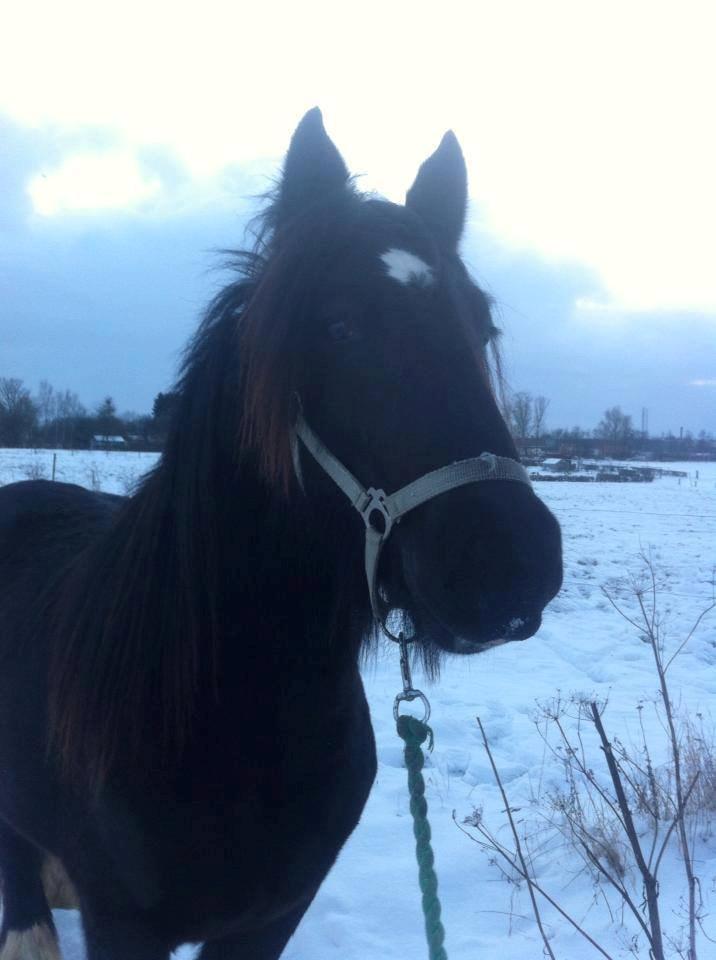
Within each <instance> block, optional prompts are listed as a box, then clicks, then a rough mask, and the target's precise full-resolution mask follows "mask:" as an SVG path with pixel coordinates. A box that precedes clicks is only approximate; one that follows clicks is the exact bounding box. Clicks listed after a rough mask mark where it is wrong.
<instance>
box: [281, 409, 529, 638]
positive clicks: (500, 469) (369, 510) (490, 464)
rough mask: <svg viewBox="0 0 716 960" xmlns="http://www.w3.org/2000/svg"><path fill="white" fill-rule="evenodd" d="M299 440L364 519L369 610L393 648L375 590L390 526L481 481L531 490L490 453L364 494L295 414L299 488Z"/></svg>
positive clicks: (514, 468) (516, 466)
mask: <svg viewBox="0 0 716 960" xmlns="http://www.w3.org/2000/svg"><path fill="white" fill-rule="evenodd" d="M299 408H300V404H299ZM299 440H300V441H301V442H302V443H303V445H304V446H305V448H306V450H308V452H309V453H310V454H311V456H312V457H313V458H314V460H315V461H316V463H318V464H319V465H320V466H321V467H322V468H323V469H324V470H325V472H326V473H327V474H328V476H329V477H330V478H331V479H332V480H333V481H334V483H336V485H337V486H338V487H339V488H340V489H341V490H342V491H343V493H345V495H346V496H347V497H348V499H349V500H350V502H351V504H352V505H353V506H354V507H355V508H356V510H357V511H358V513H359V514H360V515H361V517H362V518H363V522H364V523H365V575H366V580H367V581H368V591H369V594H370V605H371V609H372V611H373V616H374V617H375V619H376V621H377V622H378V623H379V624H380V626H381V628H382V629H383V632H384V633H385V634H386V635H387V636H388V637H390V639H391V640H395V641H396V642H400V641H401V638H400V637H396V636H395V635H394V634H392V633H391V632H390V630H389V629H388V628H387V626H386V624H385V621H384V619H383V616H382V614H381V612H380V607H379V605H378V596H377V590H376V579H377V575H378V561H379V559H380V552H381V550H382V548H383V544H384V543H385V541H386V540H387V539H388V537H389V535H390V531H391V530H392V528H393V524H395V523H398V522H399V521H400V519H401V517H403V516H405V514H406V513H408V512H409V511H410V510H413V509H414V508H415V507H418V506H420V504H421V503H425V501H426V500H432V499H433V497H437V496H439V495H440V494H441V493H447V491H448V490H454V489H456V488H457V487H462V486H465V484H468V483H479V482H480V481H481V480H516V481H517V482H518V483H526V484H527V485H528V486H530V485H531V484H530V479H529V476H528V474H527V471H526V470H525V468H524V467H523V466H522V464H521V463H517V461H516V460H511V459H510V458H509V457H498V456H497V455H496V454H494V453H481V454H480V456H479V457H471V458H470V459H469V460H458V461H457V462H456V463H451V464H448V465H447V466H445V467H440V468H439V469H437V470H432V471H431V472H430V473H426V474H425V475H424V476H422V477H419V478H418V479H417V480H413V481H412V483H409V484H407V485H406V486H404V487H401V489H400V490H396V491H395V493H390V494H388V493H386V492H385V490H383V489H381V488H377V487H367V488H366V487H364V486H363V485H362V484H361V483H360V482H359V481H358V480H356V478H355V477H354V476H353V474H352V473H351V472H350V470H348V469H347V468H346V467H344V465H343V464H342V463H341V462H340V460H338V458H337V457H335V456H334V455H333V454H332V453H331V451H330V450H329V449H328V448H327V447H326V446H325V445H324V443H323V442H322V441H321V439H320V438H319V437H318V436H317V435H316V434H315V433H314V432H313V430H312V429H311V428H310V427H309V425H308V424H307V423H306V420H305V418H304V416H303V413H302V412H301V411H300V409H299V413H298V416H297V418H296V423H295V425H294V434H293V437H292V451H293V463H294V468H295V470H296V476H297V477H298V480H299V483H300V484H301V487H302V488H303V478H302V474H301V463H300V459H299V445H298V441H299Z"/></svg>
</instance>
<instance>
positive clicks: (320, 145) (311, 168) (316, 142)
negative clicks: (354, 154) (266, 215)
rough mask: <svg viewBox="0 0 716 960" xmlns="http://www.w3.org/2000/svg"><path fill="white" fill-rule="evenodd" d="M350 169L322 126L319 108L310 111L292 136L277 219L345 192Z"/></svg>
mask: <svg viewBox="0 0 716 960" xmlns="http://www.w3.org/2000/svg"><path fill="white" fill-rule="evenodd" d="M348 177H349V174H348V168H347V167H346V165H345V163H344V162H343V158H342V157H341V155H340V153H339V152H338V150H336V148H335V146H334V144H333V141H332V140H331V138H330V137H329V136H328V134H327V133H326V129H325V127H324V126H323V117H322V116H321V111H320V110H319V109H318V107H314V108H313V110H309V111H308V113H307V114H306V115H305V116H304V118H303V119H302V120H301V122H300V123H299V125H298V126H297V127H296V130H295V132H294V134H293V137H291V144H290V146H289V148H288V153H287V154H286V160H285V161H284V165H283V176H282V177H281V183H280V186H279V192H278V211H277V212H278V219H279V220H280V221H281V220H285V219H288V218H290V217H293V216H295V215H296V214H299V213H301V212H302V211H303V210H305V209H307V208H309V207H310V206H311V205H312V204H313V203H315V202H316V201H317V200H320V199H322V198H323V197H325V196H326V194H328V193H331V192H337V191H340V190H345V188H346V185H347V183H348Z"/></svg>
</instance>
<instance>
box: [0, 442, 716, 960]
mask: <svg viewBox="0 0 716 960" xmlns="http://www.w3.org/2000/svg"><path fill="white" fill-rule="evenodd" d="M154 460H155V455H153V454H136V453H99V452H98V453H86V452H85V453H69V452H62V451H60V452H58V458H57V479H60V480H66V481H70V482H75V483H80V484H83V485H84V486H87V487H90V488H91V487H94V488H96V489H102V490H105V491H109V492H115V493H124V492H126V491H127V490H128V489H130V488H131V485H132V483H133V482H134V481H135V480H136V479H137V478H138V477H139V476H140V475H141V473H142V472H143V471H144V470H146V469H148V468H149V467H150V466H151V465H152V463H153V462H154ZM662 466H666V467H670V468H672V469H683V470H686V471H688V473H689V477H688V478H683V479H677V478H663V479H660V480H656V481H655V482H654V483H650V484H601V483H591V484H570V483H561V484H558V483H542V484H539V483H538V484H536V487H537V490H538V493H539V494H540V495H541V496H542V497H543V498H544V500H545V501H546V502H547V504H548V505H549V506H550V507H551V509H552V510H553V511H554V512H555V514H556V515H557V517H558V519H559V520H560V522H561V524H562V530H563V535H564V551H565V583H564V588H563V590H562V592H561V593H560V594H559V596H558V597H557V598H556V599H555V600H554V601H553V603H552V604H551V605H550V607H549V608H548V610H547V611H546V613H545V617H544V623H543V626H542V628H541V630H540V631H539V633H538V634H537V635H536V636H535V637H533V638H532V639H530V640H528V641H526V642H524V643H515V644H510V645H507V646H504V647H500V648H497V649H494V650H492V651H489V652H487V653H485V654H483V655H482V656H480V657H472V658H469V659H456V660H453V661H450V662H449V663H448V664H447V665H446V667H445V669H444V671H443V676H442V679H441V681H440V682H439V683H438V684H436V685H435V686H432V687H430V686H428V685H425V684H423V683H422V681H421V679H420V677H415V678H414V680H415V682H416V684H417V685H419V686H423V688H424V689H425V692H426V693H427V694H428V696H429V698H430V700H431V703H432V711H433V712H432V719H431V723H432V726H433V730H434V733H435V749H434V752H433V753H432V755H431V756H430V757H429V759H428V761H427V763H426V770H425V775H426V780H427V797H428V802H429V805H430V818H431V822H432V831H433V841H434V848H435V856H436V866H437V871H438V875H439V879H440V893H441V898H442V903H443V920H444V923H445V927H446V930H447V939H446V947H447V951H448V955H449V957H450V958H451V960H476V958H482V957H493V956H499V958H500V960H539V958H541V957H542V956H543V946H542V942H541V940H540V937H539V934H538V931H537V928H536V925H535V923H534V920H533V918H532V914H531V910H530V903H529V897H528V893H527V890H526V889H525V887H524V885H517V884H514V883H510V882H508V881H507V880H506V879H505V878H504V877H503V875H502V874H501V873H500V871H499V870H498V869H497V867H496V866H495V865H494V863H492V862H491V858H490V857H489V856H487V855H486V854H485V853H484V852H482V851H481V849H480V848H479V847H478V846H477V845H476V844H475V843H473V842H471V841H470V839H469V838H468V837H467V836H465V835H464V833H462V832H461V831H460V830H459V829H458V826H457V825H456V823H455V822H454V820H453V811H455V820H456V821H458V822H459V823H462V821H463V819H464V818H465V817H467V816H470V815H471V814H472V813H473V811H474V810H475V808H481V809H482V816H483V820H484V823H485V824H486V825H487V826H488V827H489V828H490V829H491V830H492V831H493V833H495V834H496V835H497V836H498V837H499V839H500V840H501V841H502V842H504V843H505V844H507V845H508V846H511V839H510V836H509V833H508V832H507V829H506V824H505V816H504V812H503V808H504V804H503V803H502V800H501V797H500V795H499V792H498V790H497V787H496V785H495V782H494V778H493V775H492V772H491V769H490V766H489V763H488V760H487V757H486V755H485V752H484V749H483V746H482V743H481V740H480V736H479V731H478V729H477V725H476V722H475V717H476V716H477V715H479V716H480V717H481V719H482V722H483V724H484V726H485V729H486V732H487V736H488V739H489V741H490V744H491V747H492V750H493V753H494V756H495V760H496V763H497V765H498V768H499V770H500V771H501V775H502V777H503V779H504V782H505V786H506V789H507V792H508V796H509V800H510V805H511V807H512V808H513V809H515V810H516V811H517V812H516V814H515V816H516V818H517V819H518V821H519V823H520V832H521V833H522V834H523V835H525V836H527V837H528V845H529V849H530V851H531V853H532V862H533V868H534V871H535V875H536V877H537V879H538V881H539V883H540V884H541V885H542V886H543V887H545V888H546V889H547V891H548V892H549V893H550V894H551V896H553V897H554V898H555V899H556V900H557V901H558V902H559V903H560V904H561V905H562V906H563V907H564V908H565V909H567V910H568V911H569V912H570V913H571V914H572V915H573V916H574V918H575V919H576V920H577V921H579V922H580V923H581V924H582V925H583V926H584V927H585V928H586V929H587V930H588V931H589V933H590V934H591V935H592V936H593V937H595V939H596V940H597V941H598V942H599V943H600V944H601V945H602V946H603V947H604V948H605V949H606V950H607V952H608V953H609V954H610V955H611V956H613V957H615V958H616V957H626V956H633V955H636V956H638V957H644V958H646V957H647V956H648V949H647V948H646V945H645V943H644V940H643V938H642V940H641V941H640V944H639V946H638V952H637V948H635V949H634V951H632V950H630V946H631V938H632V936H633V935H634V934H636V932H637V930H636V924H635V922H634V921H633V919H630V918H629V917H628V916H627V915H625V913H624V911H622V910H621V909H620V907H619V905H618V902H617V899H616V897H615V896H614V895H613V894H611V893H609V892H608V891H607V890H604V889H602V888H598V887H597V886H595V883H594V882H593V880H592V878H591V877H590V875H589V874H588V873H587V871H586V870H584V868H583V865H582V862H581V861H580V859H579V857H578V856H577V854H576V853H575V852H574V851H573V850H571V849H569V848H568V847H567V846H566V845H565V843H564V841H563V840H562V838H561V837H560V835H559V833H558V831H557V830H556V829H555V828H553V827H552V826H550V824H549V819H550V818H552V819H554V816H555V815H554V814H553V813H551V812H550V803H549V797H550V795H552V794H554V792H555V791H556V790H558V789H559V788H560V786H561V785H562V784H563V779H564V778H563V772H562V768H561V764H560V762H559V761H558V760H557V759H555V758H553V757H552V756H551V755H550V754H549V753H548V752H547V751H546V749H545V746H544V743H543V741H542V740H541V739H540V736H539V735H538V731H537V729H536V727H535V720H534V718H535V711H536V708H537V704H538V702H545V701H549V700H550V699H552V698H554V697H555V696H556V695H557V693H558V692H560V693H561V696H562V697H563V698H569V696H570V695H571V694H573V693H576V694H578V695H580V696H588V697H590V698H597V699H602V700H604V699H607V698H608V701H609V702H608V707H607V710H606V713H605V716H604V721H605V726H606V727H607V730H608V732H609V733H610V735H611V736H618V737H619V739H620V740H621V741H622V742H623V743H624V744H626V745H629V746H633V747H635V748H636V747H638V744H639V742H640V734H639V721H640V717H641V722H642V723H643V726H644V728H645V730H646V735H647V739H648V740H649V742H650V747H651V750H652V754H653V757H654V759H655V760H656V762H657V763H661V762H662V761H663V760H664V759H665V757H666V743H665V739H664V734H663V729H662V725H661V721H660V719H659V717H658V716H657V714H656V713H655V710H654V708H653V706H652V702H653V701H654V699H655V697H656V695H657V680H656V676H655V673H654V670H653V666H652V660H651V653H650V649H649V647H648V645H646V644H644V643H642V642H641V641H640V639H639V635H638V634H637V632H636V631H635V630H634V628H633V627H631V626H630V625H629V624H628V623H626V622H625V621H624V620H623V619H622V618H620V617H619V616H618V614H617V613H616V612H615V611H614V609H613V608H612V606H611V605H610V604H609V603H608V601H607V600H606V599H605V597H604V595H603V593H602V591H601V587H602V586H603V585H605V584H606V585H609V584H611V583H613V581H614V579H615V578H621V577H623V576H624V575H625V574H627V573H630V572H631V573H635V572H637V571H638V569H639V557H638V555H639V552H640V551H642V550H645V551H651V556H652V558H653V561H654V564H655V566H656V568H657V570H658V574H659V581H660V583H659V603H660V606H661V609H662V611H663V612H664V614H665V615H666V618H667V641H666V643H667V649H675V648H676V646H678V643H679V641H680V640H681V639H683V638H684V636H685V631H686V630H687V629H688V627H689V626H690V625H691V624H692V623H693V621H694V620H695V619H696V617H697V616H698V614H699V613H700V612H701V610H702V609H703V608H704V607H705V606H706V605H707V604H708V602H709V598H710V596H711V590H712V588H711V585H710V583H709V581H710V580H711V579H712V576H713V567H714V563H715V562H716V549H715V548H716V464H699V465H698V466H697V465H694V464H663V465H662ZM696 469H698V471H699V478H698V480H696V478H695V470H696ZM51 471H52V452H49V453H48V452H47V451H38V452H34V451H27V450H23V451H8V450H0V484H3V483H10V482H12V481H14V480H21V479H25V478H26V477H28V476H46V477H48V478H49V477H50V474H51ZM669 677H670V682H671V690H672V694H673V696H674V699H675V700H677V701H678V702H679V704H680V708H681V710H688V711H689V712H690V713H691V715H692V717H696V716H697V714H700V715H701V717H702V718H703V724H704V726H705V728H706V730H707V731H708V730H711V729H712V727H713V722H714V719H715V718H714V704H715V703H716V700H714V694H716V616H714V614H712V615H711V616H710V617H709V618H707V619H706V620H705V621H704V622H703V623H702V625H701V626H700V628H699V630H698V631H697V632H696V633H695V635H694V636H693V637H692V639H691V640H690V641H689V643H688V645H687V646H686V648H685V649H684V651H683V652H682V653H681V654H680V655H679V656H678V657H677V658H676V659H675V660H674V662H673V664H672V666H671V668H670V671H669ZM365 682H366V688H367V693H368V698H369V701H370V706H371V711H372V716H373V724H374V728H375V733H376V739H377V744H378V758H379V769H378V777H377V781H376V784H375V788H374V790H373V793H372V795H371V798H370V800H369V802H368V805H367V807H366V810H365V813H364V815H363V818H362V821H361V823H360V824H359V826H358V828H357V829H356V831H355V833H354V834H353V836H352V837H351V839H350V841H349V842H348V844H347V845H346V847H345V848H344V850H343V852H342V854H341V856H340V857H339V860H338V863H337V864H336V866H335V868H334V870H333V871H332V873H331V874H330V875H329V877H328V879H327V881H326V882H325V884H324V885H323V887H322V889H321V891H320V893H319V895H318V897H317V898H316V900H315V902H314V904H313V906H312V907H311V909H310V910H309V912H308V913H307V914H306V916H305V918H304V920H303V923H302V924H301V926H300V928H299V930H298V931H297V933H296V935H295V937H294V939H293V940H292V941H291V943H290V945H289V946H288V948H287V950H286V952H285V954H284V957H285V960H329V958H333V957H335V958H341V960H368V958H378V957H380V958H381V960H405V958H406V957H411V958H413V957H414V958H420V957H424V956H425V955H426V948H425V945H424V937H423V926H422V917H421V913H420V898H419V890H418V886H417V879H416V867H415V864H414V859H413V838H412V825H411V817H410V812H409V808H408V795H407V789H406V773H405V770H404V768H403V763H402V755H401V744H400V741H399V740H398V738H397V736H396V734H395V729H394V725H393V717H392V705H393V698H394V696H395V694H396V693H397V692H398V690H399V687H400V671H399V667H398V658H397V655H396V653H395V651H394V650H388V651H386V653H385V655H383V656H382V657H381V658H380V659H379V661H378V662H377V663H376V664H374V665H371V666H370V667H368V668H366V670H365ZM640 704H643V709H641V710H640V711H639V710H638V709H637V708H638V706H639V705H640ZM585 749H586V751H587V759H588V762H589V763H590V764H591V765H592V766H593V767H594V769H595V770H597V771H601V770H602V769H603V757H602V754H601V752H600V750H599V748H598V746H597V745H596V744H594V743H593V742H592V741H591V740H590V739H589V738H587V741H586V742H585ZM331 775H332V771H331V770H330V768H328V767H327V768H326V771H325V776H326V779H327V780H328V779H330V777H331ZM473 833H474V831H473ZM693 836H694V839H695V844H696V852H695V857H696V863H695V870H696V873H697V874H698V876H699V877H700V882H701V892H702V895H703V899H704V904H705V907H704V914H705V915H706V917H705V920H704V929H705V931H706V933H708V935H709V936H710V937H711V938H713V939H716V918H715V917H714V911H715V910H716V838H715V837H714V835H713V832H712V831H711V830H710V829H709V828H708V824H707V823H706V822H705V821H703V820H702V821H701V822H700V823H698V824H696V825H695V826H694V829H693ZM276 869H277V870H280V869H281V865H280V864H276ZM661 881H662V882H661V900H660V903H661V912H662V918H663V923H664V925H665V928H666V933H667V935H668V937H670V938H671V940H672V941H673V942H674V943H675V944H676V945H677V946H678V944H679V943H683V941H684V932H683V928H684V919H683V915H684V914H683V901H682V896H683V894H684V892H685V889H686V888H685V883H684V880H683V868H682V865H681V863H680V860H679V857H678V853H677V850H676V847H675V845H673V846H672V847H670V848H669V852H668V853H667V855H666V857H665V860H664V864H663V865H662V870H661ZM635 890H636V893H635V896H636V899H637V902H638V903H640V902H641V891H640V886H639V884H638V883H636V885H635ZM607 904H609V906H607ZM542 906H543V922H544V925H545V928H546V930H547V932H548V935H549V936H550V942H551V946H552V949H553V951H554V954H555V956H556V958H557V960H581V958H590V957H596V956H598V954H597V952H596V951H595V950H594V949H593V948H592V947H590V946H589V945H588V944H587V943H586V941H584V940H583V939H581V938H580V936H579V935H578V934H577V933H575V932H574V931H573V930H572V929H571V928H569V927H568V926H567V925H566V924H565V922H564V921H563V920H561V919H560V918H559V916H558V915H557V914H556V913H555V911H554V910H553V909H551V908H549V907H547V906H546V905H544V904H543V905H542ZM56 919H57V922H58V926H59V928H60V930H61V936H62V940H63V947H64V950H65V957H66V958H67V960H80V958H81V957H82V946H81V934H80V928H79V921H78V918H77V916H76V915H75V914H74V913H71V912H62V911H58V912H57V913H56ZM677 946H670V947H669V950H668V955H669V956H673V957H676V956H679V953H678V952H677ZM189 955H190V953H189V951H182V956H184V957H187V956H189ZM682 955H684V954H682ZM714 957H716V945H715V944H714V943H713V942H709V941H708V940H706V939H705V937H703V936H701V939H700V952H699V958H700V960H708V958H714Z"/></svg>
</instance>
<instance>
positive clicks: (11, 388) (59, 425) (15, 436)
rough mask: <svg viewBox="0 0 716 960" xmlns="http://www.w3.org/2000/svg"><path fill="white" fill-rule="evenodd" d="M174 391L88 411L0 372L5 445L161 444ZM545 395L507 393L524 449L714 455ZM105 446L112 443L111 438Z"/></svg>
mask: <svg viewBox="0 0 716 960" xmlns="http://www.w3.org/2000/svg"><path fill="white" fill-rule="evenodd" d="M175 399H176V397H175V394H173V393H172V392H170V391H165V392H160V393H158V394H157V395H156V397H155V398H154V403H153V405H152V412H151V413H146V414H137V413H123V414H119V413H118V412H117V408H116V405H115V402H114V400H113V399H112V397H111V396H107V397H105V398H104V399H103V400H102V402H101V403H99V404H97V406H96V407H95V408H94V409H92V410H88V409H87V408H86V407H85V406H84V404H83V403H82V402H81V401H80V399H79V397H78V396H77V394H76V393H74V392H73V391H72V390H57V389H56V388H55V387H53V386H52V384H51V383H49V382H48V381H47V380H42V381H41V382H40V385H39V387H38V389H37V391H36V392H35V393H34V394H33V393H32V391H31V390H29V389H28V388H27V387H26V386H25V384H24V383H23V381H22V380H19V379H18V378H16V377H0V447H60V448H71V449H87V448H89V447H91V446H93V445H100V446H101V445H102V440H101V439H99V440H97V438H121V446H122V447H124V449H129V450H160V449H161V448H162V445H163V443H164V440H165V438H166V433H167V429H168V424H169V419H170V416H171V412H172V406H173V404H174V402H175ZM548 408H549V400H548V398H547V397H544V396H541V395H537V396H533V395H532V394H531V393H528V392H527V391H524V390H523V391H519V392H516V393H512V394H509V395H507V396H506V397H505V398H503V413H504V415H505V419H506V420H507V423H508V426H509V427H510V430H511V432H512V435H513V437H514V438H515V440H516V441H517V445H518V447H519V448H520V452H521V453H522V454H523V455H524V456H526V457H530V456H542V455H549V454H554V455H559V456H583V457H587V456H607V457H619V458H626V457H631V456H634V455H635V454H638V453H650V454H651V455H653V456H654V457H655V458H662V459H675V460H678V459H685V458H689V457H691V456H694V455H701V456H704V455H705V456H712V457H714V458H716V441H715V440H714V437H713V434H711V433H708V432H707V431H704V430H702V431H701V432H700V433H699V434H698V436H694V435H693V434H692V432H691V431H689V430H686V431H684V432H680V433H679V435H678V436H675V435H674V434H672V433H667V434H662V435H661V436H660V437H651V436H649V435H648V434H647V433H645V432H643V431H640V430H636V429H635V427H634V425H633V423H632V418H631V416H630V415H629V414H627V413H624V412H623V411H622V409H621V407H619V406H614V407H609V408H608V409H607V410H605V411H604V415H603V417H602V419H601V420H600V422H599V423H598V424H597V426H596V427H594V428H593V429H591V430H585V429H582V428H581V427H572V428H571V429H566V428H562V427H559V428H551V429H550V428H549V427H548V425H547V411H548ZM107 445H113V444H111V443H109V442H108V444H107Z"/></svg>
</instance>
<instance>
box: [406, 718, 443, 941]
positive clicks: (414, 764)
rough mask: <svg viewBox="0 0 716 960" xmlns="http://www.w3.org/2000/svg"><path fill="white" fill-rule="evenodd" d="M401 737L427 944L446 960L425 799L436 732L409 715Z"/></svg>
mask: <svg viewBox="0 0 716 960" xmlns="http://www.w3.org/2000/svg"><path fill="white" fill-rule="evenodd" d="M398 736H399V737H400V738H401V740H404V741H405V766H406V767H407V768H408V790H409V791H410V812H411V813H412V815H413V833H414V834H415V856H416V858H417V861H418V880H419V883H420V890H421V892H422V895H423V896H422V900H423V915H424V916H425V935H426V937H427V941H428V957H429V960H447V953H446V952H445V947H444V946H443V944H444V942H445V928H444V927H443V925H442V923H441V921H440V899H439V897H438V878H437V876H436V875H435V870H434V864H435V857H434V856H433V848H432V846H431V844H430V824H429V823H428V803H427V800H426V799H425V780H424V779H423V775H422V773H421V771H422V769H423V763H424V762H425V758H424V756H423V751H422V750H421V746H422V744H423V743H425V741H426V740H427V741H428V750H432V749H433V731H432V730H431V729H430V727H429V726H428V725H427V724H425V723H423V722H422V721H421V720H418V719H417V718H416V717H411V716H410V715H408V714H406V715H404V716H400V717H398Z"/></svg>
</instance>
